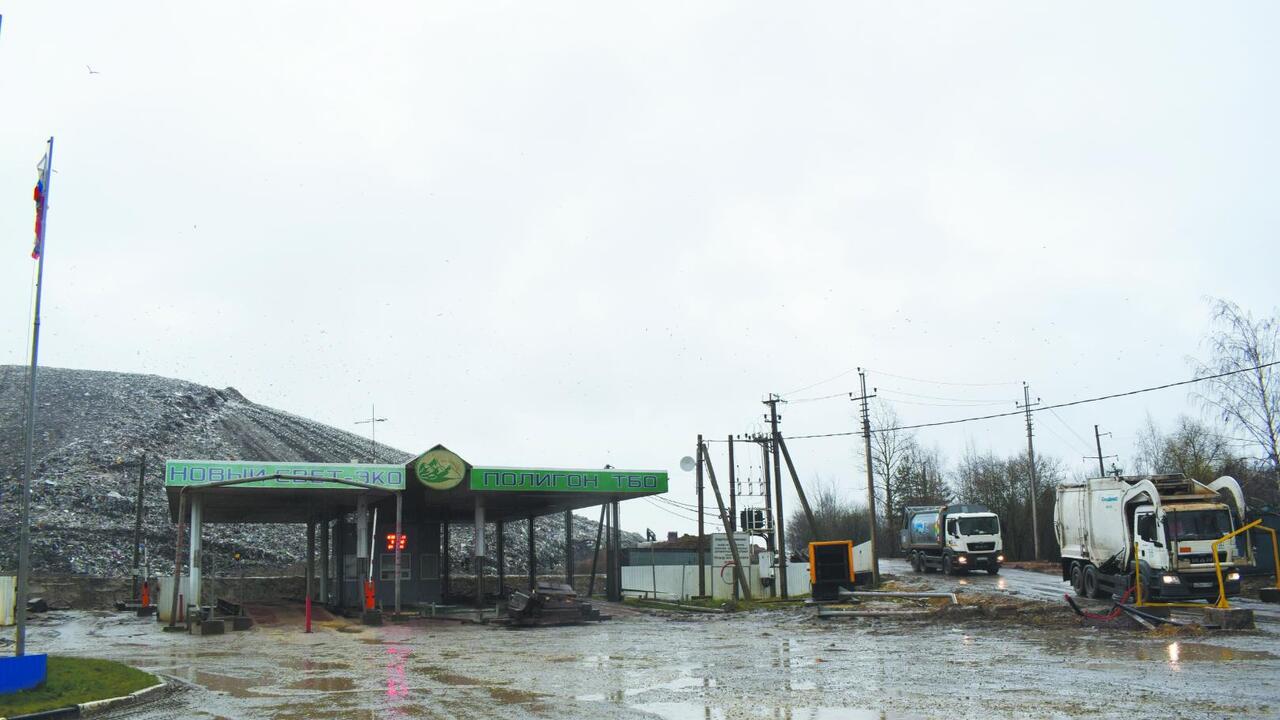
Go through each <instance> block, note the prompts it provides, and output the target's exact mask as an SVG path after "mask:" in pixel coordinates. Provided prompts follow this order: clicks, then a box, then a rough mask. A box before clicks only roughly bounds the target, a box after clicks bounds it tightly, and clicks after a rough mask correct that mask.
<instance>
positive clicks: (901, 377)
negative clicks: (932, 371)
mask: <svg viewBox="0 0 1280 720" xmlns="http://www.w3.org/2000/svg"><path fill="white" fill-rule="evenodd" d="M865 370H866V371H867V372H869V373H875V374H877V375H884V376H886V377H891V378H898V379H899V380H910V381H911V382H918V383H925V384H926V385H954V386H956V387H1001V386H1004V385H1020V384H1021V383H1016V382H993V383H962V382H946V381H943V380H922V379H920V378H913V377H908V376H906V375H894V374H893V373H888V372H885V371H883V370H873V369H871V368H865Z"/></svg>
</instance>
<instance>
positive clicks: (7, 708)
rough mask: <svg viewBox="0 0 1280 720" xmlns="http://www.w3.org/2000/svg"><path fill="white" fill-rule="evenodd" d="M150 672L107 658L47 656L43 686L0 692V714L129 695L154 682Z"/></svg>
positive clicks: (53, 707)
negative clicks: (47, 663) (47, 671)
mask: <svg viewBox="0 0 1280 720" xmlns="http://www.w3.org/2000/svg"><path fill="white" fill-rule="evenodd" d="M157 682H159V680H157V679H156V676H155V675H152V674H151V673H145V672H142V671H141V670H138V669H137V668H131V667H129V666H128V665H122V664H120V663H118V662H112V661H110V660H98V659H95V658H73V657H57V656H53V655H50V656H49V676H48V679H47V680H45V683H44V685H41V686H40V687H37V688H32V689H31V690H23V691H22V692H16V693H12V694H9V695H0V717H12V716H14V715H26V714H28V713H35V712H42V711H44V710H56V709H57V708H64V707H67V706H68V705H77V704H79V703H82V702H90V701H93V700H106V699H107V698H113V697H120V696H121V695H128V694H129V693H131V692H133V691H135V690H141V689H143V688H146V687H151V686H152V685H155V684H156V683H157Z"/></svg>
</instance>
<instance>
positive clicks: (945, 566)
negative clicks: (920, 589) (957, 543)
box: [942, 555, 955, 575]
mask: <svg viewBox="0 0 1280 720" xmlns="http://www.w3.org/2000/svg"><path fill="white" fill-rule="evenodd" d="M953 570H954V568H952V566H951V556H950V555H947V556H946V557H944V558H942V574H943V575H954V574H955V573H954V572H953Z"/></svg>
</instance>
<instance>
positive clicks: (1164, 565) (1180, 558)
mask: <svg viewBox="0 0 1280 720" xmlns="http://www.w3.org/2000/svg"><path fill="white" fill-rule="evenodd" d="M1244 513H1245V504H1244V493H1242V492H1241V491H1240V484H1239V483H1237V482H1236V481H1235V479H1234V478H1231V477H1227V476H1223V477H1220V478H1218V479H1217V480H1215V481H1213V482H1211V483H1209V484H1207V485H1206V484H1204V483H1201V482H1198V481H1196V480H1194V479H1192V478H1189V477H1186V476H1185V475H1181V474H1170V475H1135V476H1120V475H1117V476H1110V477H1099V478H1089V479H1086V480H1083V481H1081V482H1077V483H1064V484H1063V485H1060V486H1059V487H1058V490H1057V502H1056V503H1055V504H1054V508H1053V528H1054V532H1055V533H1056V535H1057V539H1058V546H1059V547H1060V548H1061V562H1062V579H1063V580H1067V581H1069V582H1070V583H1071V586H1072V587H1073V588H1074V589H1075V591H1076V593H1077V594H1078V595H1080V596H1081V597H1087V598H1094V599H1100V598H1107V597H1120V596H1122V595H1123V594H1124V593H1126V592H1128V591H1129V588H1130V587H1131V586H1132V585H1133V584H1134V582H1135V581H1137V582H1141V584H1142V596H1143V599H1144V600H1152V601H1180V600H1197V599H1198V600H1213V599H1216V598H1217V597H1218V595H1219V588H1218V576H1217V570H1216V569H1215V567H1214V557H1213V543H1214V541H1215V540H1218V539H1220V538H1222V537H1224V536H1226V535H1228V534H1229V533H1231V532H1233V530H1234V529H1235V528H1238V527H1240V526H1241V519H1242V518H1244ZM1217 553H1218V565H1219V566H1220V567H1221V569H1222V579H1223V585H1224V587H1223V590H1224V591H1225V593H1226V595H1227V596H1228V597H1230V596H1232V595H1239V594H1240V568H1241V567H1244V566H1248V565H1252V564H1253V550H1252V548H1251V547H1249V545H1248V542H1247V540H1246V538H1245V537H1244V536H1243V535H1241V536H1237V538H1236V539H1235V540H1234V541H1227V542H1223V543H1221V544H1220V545H1219V546H1218V550H1217ZM1135 559H1136V564H1137V571H1136V576H1137V577H1135V567H1134V566H1135Z"/></svg>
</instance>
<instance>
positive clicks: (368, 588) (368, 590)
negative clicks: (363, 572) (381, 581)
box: [364, 580, 374, 610]
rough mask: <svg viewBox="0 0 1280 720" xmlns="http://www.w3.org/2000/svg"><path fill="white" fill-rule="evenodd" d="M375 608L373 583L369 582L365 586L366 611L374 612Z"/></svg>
mask: <svg viewBox="0 0 1280 720" xmlns="http://www.w3.org/2000/svg"><path fill="white" fill-rule="evenodd" d="M373 608H374V590H373V581H372V580H369V581H367V582H365V584H364V609H365V610H372V609H373Z"/></svg>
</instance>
